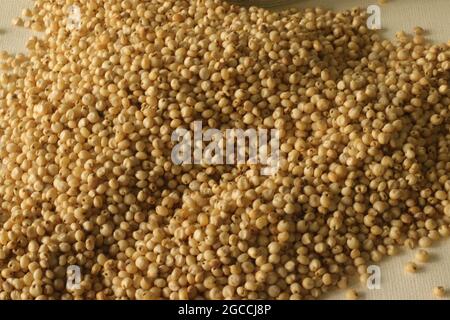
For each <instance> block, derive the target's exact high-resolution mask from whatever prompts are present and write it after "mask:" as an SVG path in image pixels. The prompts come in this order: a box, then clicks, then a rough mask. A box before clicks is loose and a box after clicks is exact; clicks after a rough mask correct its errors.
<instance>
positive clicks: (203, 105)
mask: <svg viewBox="0 0 450 320" xmlns="http://www.w3.org/2000/svg"><path fill="white" fill-rule="evenodd" d="M69 2H70V3H71V4H76V5H78V6H79V8H80V12H81V13H82V15H81V24H80V28H79V29H74V30H68V29H67V12H68V10H69V5H68V3H69ZM24 19H25V21H24V25H25V26H28V27H30V28H31V29H33V30H36V31H42V30H44V31H45V32H44V34H43V36H42V38H38V37H33V38H32V39H30V41H29V42H28V44H27V48H28V53H27V54H18V55H15V56H12V55H9V54H7V53H5V52H3V53H1V56H0V58H1V59H2V63H1V64H0V68H1V70H2V73H1V75H0V156H1V159H2V164H1V174H0V195H1V207H0V298H1V299H33V298H36V299H81V298H84V299H158V298H163V299H188V298H189V299H196V298H205V299H223V298H235V299H243V298H250V299H256V298H261V299H266V298H268V299H312V298H318V297H320V296H321V295H322V294H323V293H324V292H327V291H328V290H330V289H331V288H333V287H339V288H345V287H346V286H347V280H348V279H349V278H350V277H353V276H359V277H360V278H361V280H363V281H364V279H365V277H367V274H366V269H367V266H368V265H370V264H372V263H374V262H375V263H376V262H378V261H380V260H381V259H382V258H383V257H384V256H386V255H393V254H395V252H396V248H397V247H399V246H402V245H405V246H407V247H410V248H413V247H416V246H418V245H419V244H420V245H422V246H428V245H429V244H430V243H431V242H432V241H434V240H438V239H440V238H443V237H446V236H448V235H449V224H450V199H449V194H450V179H449V172H450V155H449V148H450V124H449V104H450V95H449V88H448V84H449V72H450V49H449V45H448V44H441V45H430V44H427V43H426V42H425V40H424V37H423V35H422V34H421V33H420V32H419V33H418V34H416V35H414V36H413V37H408V36H406V35H405V34H403V35H402V37H400V39H399V41H398V43H393V42H390V41H387V40H382V39H380V37H379V36H378V35H377V34H375V33H373V32H372V31H369V30H368V29H367V28H366V24H365V16H364V13H363V12H362V11H360V10H358V9H354V10H351V11H345V12H341V13H333V12H330V11H327V10H324V9H315V8H314V9H307V10H303V11H298V10H288V11H283V12H279V13H274V12H270V11H267V10H264V9H258V8H254V7H253V8H250V9H246V8H241V7H238V6H235V5H230V4H228V3H226V2H222V1H219V0H202V1H200V0H198V1H182V0H176V1H175V0H164V1H163V0H152V1H145V2H144V1H138V0H109V1H103V0H102V1H100V0H78V1H65V0H55V1H49V0H36V1H35V2H34V7H33V8H32V9H28V10H25V11H24ZM195 120H203V126H204V129H207V128H219V129H226V128H236V127H237V128H268V129H272V128H276V129H279V131H280V136H281V146H280V149H281V155H282V159H281V163H280V170H279V172H278V174H276V175H274V176H269V177H267V176H260V175H259V170H258V166H255V165H244V166H243V165H241V166H229V165H223V166H207V165H181V166H178V165H175V164H173V162H172V161H171V149H172V147H173V142H171V133H172V132H173V131H174V130H175V129H176V128H179V127H185V128H190V127H191V126H192V123H193V122H194V121H195ZM69 265H78V266H80V267H81V273H82V281H81V284H80V285H81V286H80V288H78V289H77V288H75V289H73V288H69V289H68V288H66V280H67V276H66V270H67V267H68V266H69Z"/></svg>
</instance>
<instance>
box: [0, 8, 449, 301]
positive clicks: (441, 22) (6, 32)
mask: <svg viewBox="0 0 450 320" xmlns="http://www.w3.org/2000/svg"><path fill="white" fill-rule="evenodd" d="M250 2H252V3H258V2H260V3H263V4H264V5H265V6H270V7H273V8H275V9H280V8H285V7H288V6H296V7H308V6H309V7H311V6H322V7H326V8H330V9H336V10H339V9H345V8H352V7H355V6H367V5H369V4H377V1H376V0H374V1H367V0H298V1H293V0H291V1H289V0H287V1H280V0H275V1H269V0H262V1H255V0H250ZM31 3H32V1H30V0H0V50H8V51H10V52H21V51H24V48H25V43H26V40H27V38H28V36H29V35H30V33H29V32H28V31H27V30H25V29H23V28H13V27H11V20H12V19H13V18H14V17H16V16H18V15H19V14H20V12H21V10H22V9H23V8H25V7H26V6H28V5H31ZM380 7H381V10H382V12H381V19H382V27H383V33H384V35H385V36H386V37H393V35H394V34H395V32H397V31H399V30H404V31H406V32H411V31H412V29H413V28H414V27H415V26H421V27H423V28H425V29H426V30H427V31H428V32H429V35H428V37H429V38H430V39H432V40H433V41H436V42H447V41H449V40H450V19H449V14H450V0H426V1H425V0H390V1H389V2H388V3H387V4H385V5H381V6H380ZM430 252H431V253H432V258H431V261H430V262H429V263H427V264H426V265H422V266H421V268H420V270H419V271H418V273H417V274H414V275H410V274H405V272H404V270H403V268H404V265H405V264H406V263H407V262H408V261H411V260H413V258H414V252H412V251H404V252H403V253H402V254H400V255H398V256H396V257H391V258H388V259H386V260H385V261H383V262H382V263H381V264H380V267H381V289H379V290H368V289H364V287H363V286H361V285H359V284H357V283H356V284H355V288H357V289H358V290H360V292H361V293H362V298H363V299H433V295H432V289H433V287H434V286H444V287H446V288H447V289H448V290H449V291H450V240H443V241H441V242H440V243H439V244H437V245H436V246H435V247H433V248H432V249H430ZM327 298H329V299H343V298H345V291H341V290H339V291H333V292H332V293H330V294H328V295H327Z"/></svg>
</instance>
